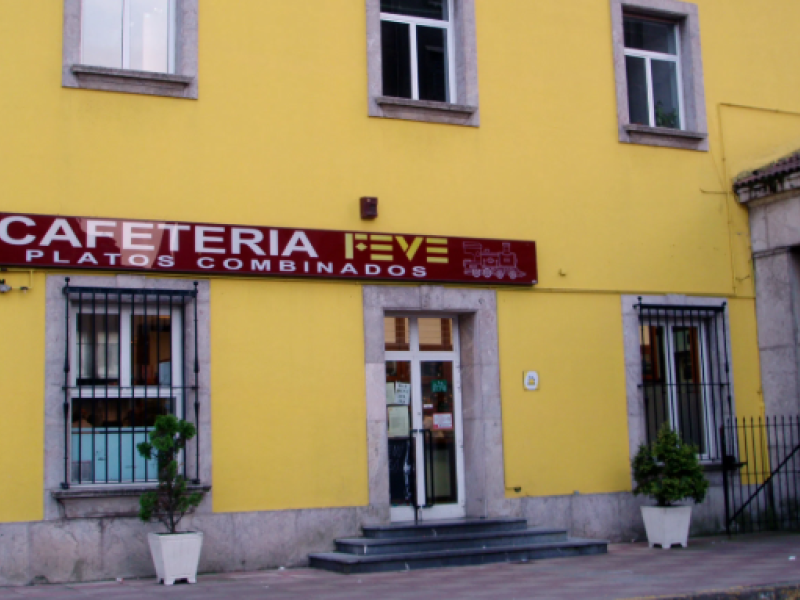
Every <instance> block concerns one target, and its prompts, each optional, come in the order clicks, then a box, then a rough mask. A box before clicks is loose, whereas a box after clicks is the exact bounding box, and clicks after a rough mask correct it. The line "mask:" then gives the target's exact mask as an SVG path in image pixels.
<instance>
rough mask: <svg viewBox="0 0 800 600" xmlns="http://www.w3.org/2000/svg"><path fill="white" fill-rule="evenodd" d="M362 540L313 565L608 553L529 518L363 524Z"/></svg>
mask: <svg viewBox="0 0 800 600" xmlns="http://www.w3.org/2000/svg"><path fill="white" fill-rule="evenodd" d="M362 530H363V532H364V537H361V538H347V539H340V540H336V552H326V553H321V554H311V555H310V556H309V557H308V558H309V566H311V567H315V568H317V569H325V570H328V571H336V572H338V573H345V574H350V573H377V572H381V571H406V570H411V569H431V568H437V567H460V566H467V565H483V564H487V563H497V562H512V561H527V560H536V559H540V558H562V557H567V556H584V555H588V554H605V553H606V552H607V550H608V542H606V541H598V540H581V539H574V538H568V537H567V532H566V531H565V530H561V529H528V524H527V521H525V519H509V518H502V519H461V520H456V521H436V522H433V521H428V522H419V523H413V522H409V523H392V524H391V525H365V526H364V527H362Z"/></svg>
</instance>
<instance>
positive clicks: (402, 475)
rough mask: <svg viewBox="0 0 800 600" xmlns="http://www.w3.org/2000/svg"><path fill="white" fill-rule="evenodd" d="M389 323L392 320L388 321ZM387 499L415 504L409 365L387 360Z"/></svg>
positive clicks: (401, 504) (398, 504)
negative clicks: (388, 497)
mask: <svg viewBox="0 0 800 600" xmlns="http://www.w3.org/2000/svg"><path fill="white" fill-rule="evenodd" d="M387 320H391V319H387ZM386 413H387V414H386V417H387V428H388V437H389V496H390V498H391V503H392V506H410V505H412V504H413V503H414V491H415V489H416V485H415V483H414V482H415V474H414V470H415V469H414V438H413V436H412V435H411V363H410V362H407V361H386Z"/></svg>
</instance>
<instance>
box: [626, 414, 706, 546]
mask: <svg viewBox="0 0 800 600" xmlns="http://www.w3.org/2000/svg"><path fill="white" fill-rule="evenodd" d="M632 466H633V478H634V480H635V481H636V487H634V488H633V493H634V495H636V496H638V495H639V494H643V495H645V496H650V497H651V498H653V499H654V500H655V501H656V506H642V518H643V519H644V527H645V530H646V531H647V541H648V543H649V544H650V547H651V548H652V547H653V546H655V545H656V544H658V545H660V546H661V547H662V548H664V549H668V548H670V547H671V546H672V544H680V545H681V546H683V547H684V548H685V547H686V543H687V540H688V538H689V524H690V522H691V518H692V506H691V505H683V506H673V504H674V503H675V502H680V501H681V500H686V499H692V500H694V501H695V502H696V503H698V504H699V503H700V502H702V501H703V500H704V499H705V497H706V492H707V491H708V480H707V479H706V476H705V474H704V473H703V467H702V466H701V465H700V461H699V460H698V458H697V448H695V447H694V446H692V445H691V444H686V443H684V441H683V440H682V439H681V438H680V436H679V435H678V434H677V433H675V432H674V431H672V429H670V428H669V427H668V426H666V425H665V426H664V427H663V428H662V429H661V431H660V432H659V433H658V437H657V438H656V441H655V443H653V444H652V445H651V446H648V445H646V444H642V445H641V446H639V451H638V452H637V453H636V456H635V457H634V458H633V461H632Z"/></svg>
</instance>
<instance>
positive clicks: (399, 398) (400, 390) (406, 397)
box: [394, 381, 411, 405]
mask: <svg viewBox="0 0 800 600" xmlns="http://www.w3.org/2000/svg"><path fill="white" fill-rule="evenodd" d="M394 402H395V404H405V405H409V404H411V384H410V383H401V382H399V381H398V382H397V389H396V391H395V394H394Z"/></svg>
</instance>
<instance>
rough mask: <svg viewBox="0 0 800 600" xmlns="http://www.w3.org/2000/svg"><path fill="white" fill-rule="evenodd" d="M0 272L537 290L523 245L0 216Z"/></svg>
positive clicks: (528, 247) (529, 251)
mask: <svg viewBox="0 0 800 600" xmlns="http://www.w3.org/2000/svg"><path fill="white" fill-rule="evenodd" d="M0 265H2V266H18V267H48V268H50V267H58V268H66V269H104V270H115V271H116V270H129V271H146V272H154V273H168V272H172V273H209V274H215V275H223V274H227V275H256V276H262V277H263V276H279V277H315V278H316V277H324V278H340V279H341V278H345V279H380V280H393V281H424V282H458V283H501V282H502V283H506V284H518V285H519V284H521V285H531V284H534V283H536V276H537V274H536V244H535V243H534V242H528V241H514V240H487V239H475V238H456V237H441V236H432V235H408V234H394V233H363V232H355V231H327V230H319V229H291V228H280V227H251V226H244V225H241V226H240V225H209V224H205V223H176V222H160V221H136V220H123V219H105V218H85V217H55V216H47V215H22V214H9V213H0Z"/></svg>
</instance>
